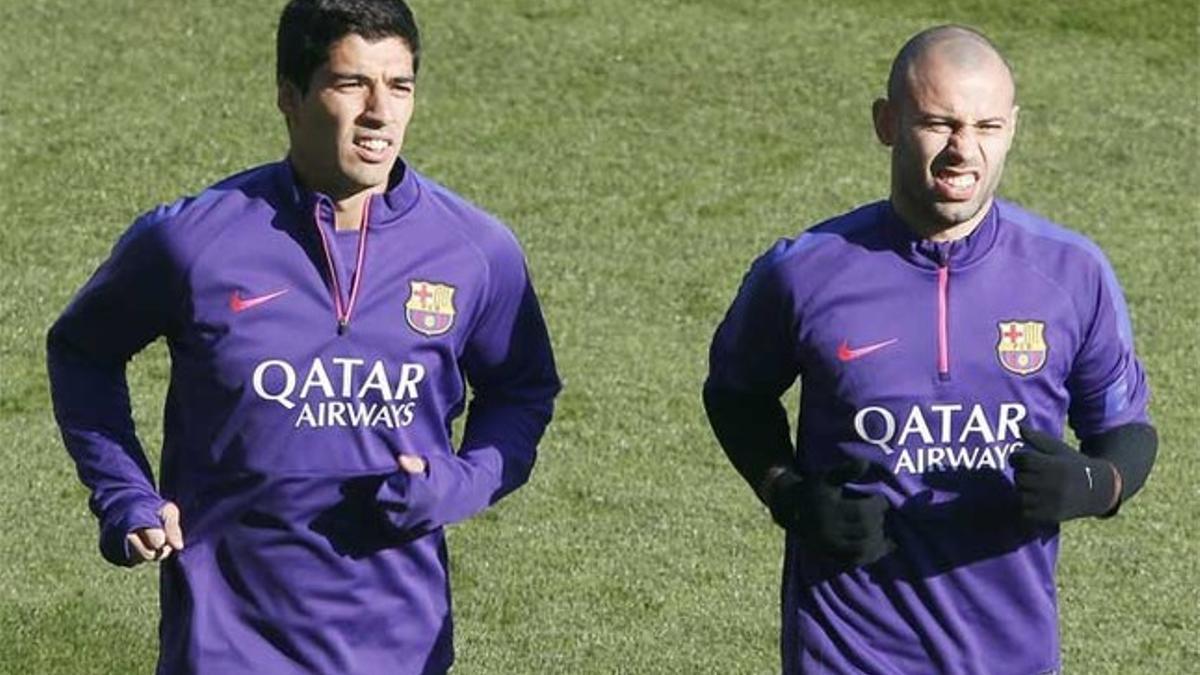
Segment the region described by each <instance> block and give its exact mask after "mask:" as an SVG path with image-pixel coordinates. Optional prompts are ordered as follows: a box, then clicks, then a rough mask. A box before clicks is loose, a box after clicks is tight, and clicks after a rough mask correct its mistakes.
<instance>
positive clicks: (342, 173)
mask: <svg viewBox="0 0 1200 675" xmlns="http://www.w3.org/2000/svg"><path fill="white" fill-rule="evenodd" d="M415 84H416V83H415V77H414V73H413V60H412V51H411V50H410V49H409V47H408V44H407V43H406V42H405V41H404V40H403V39H401V38H398V37H388V38H384V39H381V40H377V41H374V42H369V41H367V40H366V39H364V38H363V37H362V36H360V35H356V34H350V35H347V36H345V37H343V38H341V39H340V40H338V41H337V42H334V43H333V44H332V45H330V47H329V59H328V60H327V61H326V62H325V63H324V64H322V65H321V66H320V67H319V68H317V70H316V71H315V72H313V75H312V80H311V81H310V83H309V87H308V91H307V92H306V93H303V94H302V93H301V92H300V90H299V88H297V87H296V86H295V85H294V84H292V83H290V82H284V83H281V84H280V86H279V99H278V103H279V109H280V111H281V112H283V115H284V117H285V118H286V119H287V122H288V136H289V137H290V140H291V148H290V151H289V156H290V157H291V159H292V162H293V164H294V165H295V166H296V169H297V172H298V173H299V175H300V177H301V179H302V180H303V181H304V182H305V183H306V184H307V185H308V187H309V188H310V189H313V190H317V191H319V192H324V193H326V194H328V195H329V196H330V197H332V198H334V199H344V198H346V197H350V196H353V195H356V194H358V193H360V192H363V191H367V192H369V193H373V192H383V191H384V190H386V189H387V181H388V175H389V174H390V173H391V170H392V166H393V165H394V164H395V162H396V158H397V157H398V156H399V154H400V148H401V146H402V145H403V143H404V133H405V131H406V130H407V128H408V122H409V120H410V119H411V118H412V113H413V102H414V93H415Z"/></svg>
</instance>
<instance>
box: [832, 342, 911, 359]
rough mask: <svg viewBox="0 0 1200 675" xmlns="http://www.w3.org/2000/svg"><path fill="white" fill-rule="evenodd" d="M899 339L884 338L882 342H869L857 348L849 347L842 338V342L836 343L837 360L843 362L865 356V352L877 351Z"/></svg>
mask: <svg viewBox="0 0 1200 675" xmlns="http://www.w3.org/2000/svg"><path fill="white" fill-rule="evenodd" d="M899 341H900V338H892V339H891V340H884V341H883V342H876V343H875V344H870V345H867V346H865V347H859V348H858V349H851V348H850V345H848V344H846V341H845V340H842V344H840V345H838V350H837V357H838V361H843V362H844V361H853V360H854V359H861V358H862V357H864V356H866V355H867V354H870V353H871V352H877V351H879V350H880V349H883V348H884V347H887V346H889V345H893V344H896V343H897V342H899Z"/></svg>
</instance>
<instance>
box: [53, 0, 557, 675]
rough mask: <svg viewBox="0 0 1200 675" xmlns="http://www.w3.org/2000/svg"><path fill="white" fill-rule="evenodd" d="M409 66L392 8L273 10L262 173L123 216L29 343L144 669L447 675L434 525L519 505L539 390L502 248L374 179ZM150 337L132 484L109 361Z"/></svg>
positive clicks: (441, 568) (528, 297)
mask: <svg viewBox="0 0 1200 675" xmlns="http://www.w3.org/2000/svg"><path fill="white" fill-rule="evenodd" d="M419 55H420V41H419V36H418V32H417V26H416V24H415V22H414V20H413V17H412V14H411V12H410V11H409V9H408V7H407V6H405V4H404V3H403V2H400V1H399V0H356V1H351V0H294V1H293V2H291V3H289V4H288V6H287V7H286V8H285V9H284V11H283V15H282V18H281V21H280V26H279V34H278V64H277V67H278V71H277V74H278V91H279V99H278V101H279V108H280V110H281V111H282V113H283V116H284V118H285V120H286V122H287V128H288V132H289V137H290V149H289V152H288V157H287V159H286V160H285V161H282V162H279V163H276V164H270V165H266V166H262V167H259V168H256V169H252V170H249V171H247V172H245V173H242V174H239V175H236V176H233V177H231V178H229V179H227V180H225V181H223V182H221V183H219V184H217V185H215V186H213V187H211V188H209V189H207V190H205V191H203V192H202V193H201V194H199V195H198V196H196V197H192V198H187V199H182V200H180V201H177V202H175V203H173V204H171V205H169V206H164V207H160V208H158V209H155V210H153V211H151V212H150V213H147V214H146V215H144V216H142V217H141V218H140V219H139V220H138V221H137V222H136V223H134V225H133V226H132V227H131V228H130V229H129V231H128V232H127V233H126V234H125V235H124V236H123V237H122V238H121V240H120V241H119V242H118V243H117V245H116V247H115V248H114V250H113V252H112V255H111V257H110V258H109V259H108V261H107V262H105V263H104V264H103V265H102V266H101V267H100V269H99V270H98V271H97V272H96V274H95V275H94V276H93V277H92V279H91V280H90V281H89V282H88V283H87V285H86V286H84V288H83V289H82V290H81V291H80V292H79V294H78V295H77V296H76V298H75V299H74V301H73V302H72V303H71V304H70V306H69V307H68V308H67V309H66V311H65V312H64V313H63V315H62V317H61V318H60V319H59V320H58V321H57V323H55V325H54V326H53V328H52V329H51V330H50V334H49V339H48V350H49V370H50V379H51V384H52V391H53V399H54V407H55V413H56V415H57V418H58V422H59V425H60V426H61V428H62V434H63V438H64V439H65V442H66V445H67V448H68V450H69V451H70V453H71V456H72V457H73V458H74V460H75V462H76V464H77V466H78V470H79V476H80V478H81V479H82V480H83V482H84V483H85V484H86V485H87V487H88V488H90V490H91V502H90V503H91V507H92V509H93V511H94V512H95V513H96V515H97V517H98V518H99V521H100V546H101V551H102V553H103V555H104V557H105V558H107V559H108V560H109V561H111V562H113V563H116V564H118V565H132V564H135V563H138V562H141V561H144V560H161V561H162V562H163V564H162V568H161V609H162V619H161V628H160V640H161V649H160V656H159V663H158V670H159V672H161V673H220V674H222V675H228V674H232V673H442V672H445V671H446V670H447V669H448V668H449V667H450V665H451V663H452V661H453V658H454V655H453V647H452V635H453V623H452V620H451V611H450V589H449V585H448V579H447V552H446V541H445V538H444V536H443V531H442V528H443V526H445V525H447V524H449V523H454V522H457V521H461V520H463V519H465V518H469V517H470V516H472V515H474V514H476V513H478V512H480V511H481V510H483V509H485V508H487V507H488V506H489V505H490V504H492V503H494V502H496V501H497V500H498V499H500V498H501V497H503V496H504V495H505V494H507V493H509V492H510V491H512V490H514V489H515V488H517V487H518V486H520V485H521V484H522V483H524V482H525V480H526V479H527V478H528V476H529V473H530V470H531V468H532V466H533V463H534V457H535V453H536V448H537V444H538V441H539V439H540V437H541V435H542V432H543V431H544V430H545V428H546V425H547V423H548V422H549V420H550V416H551V412H552V407H553V400H554V397H555V395H556V394H557V392H558V390H559V381H558V377H557V375H556V373H555V367H554V361H553V357H552V355H551V349H550V342H549V339H548V336H547V332H546V327H545V324H544V322H543V320H542V316H541V312H540V310H539V308H538V302H537V298H536V296H535V294H534V291H533V287H532V285H531V284H530V280H529V276H528V272H527V270H526V267H525V262H524V257H523V254H522V252H521V249H520V247H519V246H518V244H517V241H516V240H515V239H514V237H513V235H512V234H511V233H510V232H509V231H508V229H506V228H505V227H504V226H503V225H502V224H500V223H499V222H497V221H496V220H495V219H494V218H492V217H491V216H489V215H488V214H486V213H484V212H483V211H481V210H480V209H478V208H477V207H475V206H473V205H471V204H470V203H468V202H467V201H465V200H464V199H462V198H461V197H459V196H457V195H455V194H454V193H452V192H450V191H449V190H447V189H446V188H444V187H442V186H440V185H438V184H437V183H435V182H433V181H431V180H429V179H428V178H426V177H424V176H422V175H421V174H419V173H417V172H416V171H415V170H414V169H413V168H412V167H410V166H407V165H406V164H405V163H404V162H403V161H402V160H400V159H399V151H400V147H401V143H402V141H403V139H404V132H405V128H406V127H407V124H408V121H409V119H410V116H411V114H412V110H413V101H414V92H415V89H414V88H415V79H416V74H417V69H418V64H419ZM159 336H165V337H166V340H167V344H168V346H169V348H170V353H171V379H170V389H169V392H168V394H167V400H166V406H165V410H164V417H165V420H164V425H165V428H164V440H163V443H164V445H163V451H162V466H161V474H160V476H161V482H160V484H159V487H157V488H156V487H155V483H154V480H153V476H152V472H151V469H150V467H149V465H148V463H147V460H146V456H145V454H144V453H143V451H142V449H141V447H140V446H139V444H138V440H137V438H136V437H135V435H134V429H133V422H132V420H131V418H130V410H129V395H128V391H127V388H126V382H125V364H126V362H127V361H128V359H129V358H130V357H131V356H132V355H133V354H135V353H136V352H138V351H139V350H141V349H142V348H143V347H144V346H146V344H147V343H149V342H151V341H152V340H154V339H156V338H157V337H159ZM468 385H469V386H470V389H471V391H472V397H471V400H470V405H469V406H467V405H466V393H467V387H468ZM464 407H465V408H466V412H467V419H466V426H465V430H464V432H463V435H462V438H461V439H460V442H459V443H458V447H457V449H455V448H454V447H453V446H452V439H451V421H452V420H453V419H454V418H455V417H457V416H458V415H460V414H461V413H462V412H463V411H464Z"/></svg>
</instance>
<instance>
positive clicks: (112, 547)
mask: <svg viewBox="0 0 1200 675" xmlns="http://www.w3.org/2000/svg"><path fill="white" fill-rule="evenodd" d="M165 503H166V502H164V501H163V500H162V499H138V500H137V501H135V502H133V503H132V504H130V505H129V506H127V507H125V508H121V509H114V511H119V513H113V514H112V515H111V516H109V517H106V518H104V519H103V520H102V521H101V524H100V555H102V556H104V559H105V560H107V561H108V562H110V563H112V564H114V565H119V566H121V567H132V566H133V560H132V556H131V555H130V551H129V542H128V541H127V540H126V537H128V536H129V533H131V532H133V531H134V530H138V529H141V528H145V527H162V518H161V517H159V515H158V514H159V511H160V510H161V509H162V507H163V505H164V504H165Z"/></svg>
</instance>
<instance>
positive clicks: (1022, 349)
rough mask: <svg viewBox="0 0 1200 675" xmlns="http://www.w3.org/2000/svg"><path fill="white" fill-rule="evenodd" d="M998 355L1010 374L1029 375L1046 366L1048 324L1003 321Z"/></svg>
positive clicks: (997, 345)
mask: <svg viewBox="0 0 1200 675" xmlns="http://www.w3.org/2000/svg"><path fill="white" fill-rule="evenodd" d="M999 328H1000V341H999V342H998V343H996V355H997V356H998V357H999V358H1000V365H1002V366H1004V369H1005V370H1007V371H1009V372H1010V373H1016V374H1017V375H1029V374H1032V373H1036V372H1037V371H1039V370H1041V369H1042V366H1044V365H1046V354H1047V352H1049V350H1050V347H1049V346H1048V345H1047V344H1046V337H1045V333H1046V324H1045V323H1044V322H1041V321H1001V322H1000V323H999Z"/></svg>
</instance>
